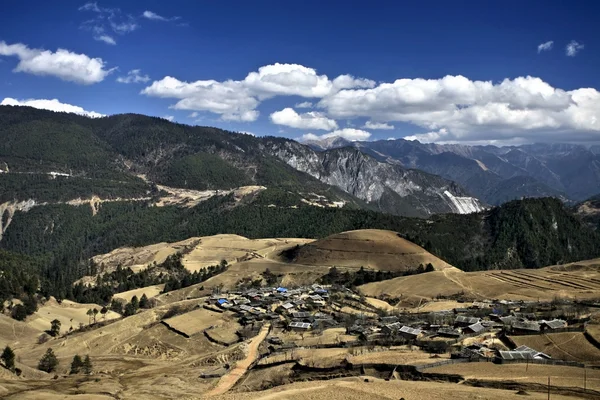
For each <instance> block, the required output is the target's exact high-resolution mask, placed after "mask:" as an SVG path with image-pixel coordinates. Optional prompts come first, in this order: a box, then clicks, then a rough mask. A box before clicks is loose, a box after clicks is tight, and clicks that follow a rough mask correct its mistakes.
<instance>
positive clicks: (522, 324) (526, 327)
mask: <svg viewBox="0 0 600 400" xmlns="http://www.w3.org/2000/svg"><path fill="white" fill-rule="evenodd" d="M512 328H513V329H519V330H522V331H535V332H539V330H540V324H539V323H538V322H537V321H515V322H513V323H512Z"/></svg>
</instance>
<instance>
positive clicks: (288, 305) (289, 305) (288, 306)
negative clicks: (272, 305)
mask: <svg viewBox="0 0 600 400" xmlns="http://www.w3.org/2000/svg"><path fill="white" fill-rule="evenodd" d="M281 307H283V309H284V310H285V311H287V312H291V311H292V309H293V308H294V307H295V306H294V305H293V304H292V303H283V304H282V305H281Z"/></svg>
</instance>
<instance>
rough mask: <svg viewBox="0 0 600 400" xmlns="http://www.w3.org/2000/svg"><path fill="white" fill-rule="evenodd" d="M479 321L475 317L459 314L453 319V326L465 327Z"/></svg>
mask: <svg viewBox="0 0 600 400" xmlns="http://www.w3.org/2000/svg"><path fill="white" fill-rule="evenodd" d="M479 321H480V319H479V318H477V317H467V316H465V315H459V316H457V317H456V319H455V320H454V326H455V327H463V328H466V327H467V326H469V325H473V324H476V323H478V322H479Z"/></svg>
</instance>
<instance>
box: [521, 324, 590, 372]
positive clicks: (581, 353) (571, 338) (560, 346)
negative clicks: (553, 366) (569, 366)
mask: <svg viewBox="0 0 600 400" xmlns="http://www.w3.org/2000/svg"><path fill="white" fill-rule="evenodd" d="M511 338H512V340H514V342H515V343H516V344H517V345H519V346H521V345H525V346H529V347H531V348H532V349H535V350H537V351H541V352H543V353H546V354H548V355H549V356H550V357H552V358H555V359H559V360H567V361H579V362H586V363H589V364H595V365H600V349H598V348H596V347H595V346H594V345H592V344H591V343H590V342H589V341H588V340H587V339H586V338H585V336H584V335H583V333H581V332H569V333H548V334H544V335H531V336H511Z"/></svg>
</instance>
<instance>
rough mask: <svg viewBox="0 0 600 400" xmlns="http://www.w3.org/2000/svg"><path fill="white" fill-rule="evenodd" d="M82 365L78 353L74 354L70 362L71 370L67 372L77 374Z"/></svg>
mask: <svg viewBox="0 0 600 400" xmlns="http://www.w3.org/2000/svg"><path fill="white" fill-rule="evenodd" d="M82 367H83V361H82V360H81V357H80V356H79V354H75V356H73V361H72V362H71V371H69V374H78V373H79V372H80V371H81V368H82Z"/></svg>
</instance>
